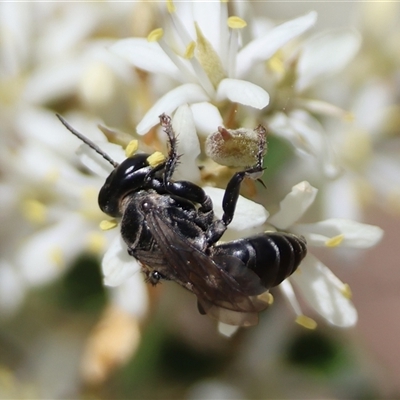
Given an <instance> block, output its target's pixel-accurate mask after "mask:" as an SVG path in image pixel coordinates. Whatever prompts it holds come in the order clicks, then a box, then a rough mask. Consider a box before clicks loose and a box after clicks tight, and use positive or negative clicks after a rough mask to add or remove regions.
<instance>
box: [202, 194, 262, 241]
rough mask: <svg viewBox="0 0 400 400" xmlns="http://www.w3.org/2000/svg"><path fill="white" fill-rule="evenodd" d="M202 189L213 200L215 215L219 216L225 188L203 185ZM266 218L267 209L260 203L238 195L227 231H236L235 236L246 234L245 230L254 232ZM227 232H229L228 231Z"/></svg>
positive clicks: (221, 212)
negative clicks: (233, 214)
mask: <svg viewBox="0 0 400 400" xmlns="http://www.w3.org/2000/svg"><path fill="white" fill-rule="evenodd" d="M203 189H204V191H205V192H206V193H207V195H208V196H210V197H211V199H212V201H213V205H214V212H215V215H216V217H217V218H221V217H222V214H223V210H222V199H223V197H224V194H225V190H223V189H219V188H213V187H204V188H203ZM267 218H268V211H267V210H266V209H265V208H264V207H263V206H262V205H261V204H258V203H255V202H254V201H251V200H249V199H246V198H245V197H243V196H239V198H238V202H237V205H236V211H235V216H234V217H233V220H232V222H231V223H230V225H229V231H236V238H238V237H243V236H247V234H248V232H247V231H250V233H255V232H256V231H257V228H259V227H261V226H262V225H263V224H264V222H265V221H266V220H267ZM251 231H253V232H251ZM258 231H260V230H258ZM227 233H228V234H229V232H227ZM229 239H230V238H229ZM224 240H228V238H227V237H226V235H224Z"/></svg>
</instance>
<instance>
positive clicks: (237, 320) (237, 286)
mask: <svg viewBox="0 0 400 400" xmlns="http://www.w3.org/2000/svg"><path fill="white" fill-rule="evenodd" d="M146 221H147V224H148V227H149V229H150V230H151V233H152V235H153V237H154V239H155V240H156V242H157V243H158V245H159V247H160V249H161V251H162V252H163V254H164V258H165V259H166V260H168V268H170V269H171V274H170V275H172V276H173V278H172V279H174V280H176V282H177V283H179V284H181V285H182V286H184V287H186V288H187V289H189V290H191V291H192V292H193V293H194V294H195V295H196V296H197V299H198V302H199V310H200V312H203V313H206V314H208V315H210V316H212V317H214V318H216V319H218V320H220V321H222V322H226V323H230V324H232V325H242V326H244V325H254V324H256V323H257V320H258V319H257V313H258V312H259V311H261V310H263V309H265V308H266V307H267V306H268V304H267V303H266V302H265V301H263V300H261V299H259V298H258V297H257V295H259V294H261V293H264V292H265V291H266V289H265V287H263V286H262V284H261V282H260V279H259V277H258V276H257V275H256V274H255V273H254V272H253V271H251V270H249V269H247V268H246V267H245V265H244V264H243V263H242V261H240V260H239V259H237V258H235V257H232V256H218V257H216V262H214V261H213V259H211V258H210V257H209V256H208V255H207V254H205V253H203V252H202V251H200V250H199V249H197V248H196V247H194V246H193V245H192V244H191V243H190V242H189V241H188V240H187V239H186V238H185V237H183V236H182V235H181V234H180V233H179V232H178V231H177V230H176V229H174V227H173V226H171V224H169V223H167V222H165V220H164V219H163V218H162V217H161V215H160V214H158V213H156V212H154V211H150V212H149V213H148V214H147V215H146Z"/></svg>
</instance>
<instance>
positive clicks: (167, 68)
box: [109, 38, 181, 80]
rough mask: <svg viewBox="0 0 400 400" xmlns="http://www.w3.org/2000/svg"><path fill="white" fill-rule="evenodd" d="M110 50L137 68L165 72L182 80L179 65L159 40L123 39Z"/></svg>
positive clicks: (157, 72)
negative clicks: (165, 51)
mask: <svg viewBox="0 0 400 400" xmlns="http://www.w3.org/2000/svg"><path fill="white" fill-rule="evenodd" d="M109 50H110V51H111V52H113V53H114V54H117V55H118V56H120V57H123V58H124V59H125V60H128V61H129V62H130V63H131V64H132V65H134V66H135V67H136V68H140V69H143V70H145V71H148V72H152V73H153V74H165V75H168V76H170V77H172V78H174V79H177V80H181V79H180V78H181V74H180V72H179V69H178V67H177V66H176V65H175V64H174V63H173V62H172V61H171V59H170V58H169V57H168V56H167V55H166V54H165V53H164V51H163V50H162V49H161V47H160V45H159V44H158V43H157V42H149V41H148V40H147V39H144V38H129V39H122V40H118V41H117V42H116V43H115V44H113V45H112V46H110V47H109Z"/></svg>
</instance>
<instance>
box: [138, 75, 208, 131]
mask: <svg viewBox="0 0 400 400" xmlns="http://www.w3.org/2000/svg"><path fill="white" fill-rule="evenodd" d="M207 100H208V96H207V95H206V93H205V92H204V90H203V89H202V88H201V87H200V86H199V85H196V84H195V83H186V84H185V85H181V86H178V87H177V88H175V89H172V90H171V91H169V92H168V93H166V94H165V95H164V96H163V97H161V99H159V100H158V101H157V102H156V103H155V104H154V105H153V107H151V108H150V110H149V111H147V113H146V115H145V116H144V117H143V119H142V120H141V121H140V122H139V124H138V126H137V127H136V131H137V133H138V134H139V135H144V134H145V133H147V132H148V131H149V130H150V129H151V128H152V127H153V126H155V125H157V124H158V123H159V118H158V117H159V116H160V115H161V114H162V113H166V114H171V113H172V112H173V111H175V110H176V109H177V108H178V107H179V106H180V105H182V104H185V103H189V104H190V103H197V102H200V101H207Z"/></svg>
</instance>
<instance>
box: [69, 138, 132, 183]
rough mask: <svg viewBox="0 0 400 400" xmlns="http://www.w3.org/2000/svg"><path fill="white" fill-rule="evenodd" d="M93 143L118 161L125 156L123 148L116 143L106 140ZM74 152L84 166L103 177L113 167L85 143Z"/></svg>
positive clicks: (106, 175) (105, 176)
mask: <svg viewBox="0 0 400 400" xmlns="http://www.w3.org/2000/svg"><path fill="white" fill-rule="evenodd" d="M94 144H96V145H97V146H99V147H100V148H101V150H103V151H104V152H105V153H106V154H108V155H109V156H110V157H111V158H112V159H113V160H114V161H116V162H118V163H119V162H121V161H123V160H124V159H125V158H126V156H125V153H124V150H123V149H122V147H121V146H119V145H117V144H114V143H108V142H94ZM76 154H77V155H78V156H79V159H80V161H81V163H82V164H83V165H85V167H87V168H88V169H90V170H91V171H92V172H94V173H95V174H97V175H99V176H101V177H103V178H107V177H108V175H110V173H111V171H112V170H113V169H114V166H113V165H112V164H110V163H109V162H108V161H107V160H105V159H104V158H103V157H102V156H101V155H100V154H98V153H96V152H95V151H94V150H93V149H92V148H90V147H89V146H88V145H86V144H83V145H81V146H80V147H79V148H78V150H77V151H76Z"/></svg>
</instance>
